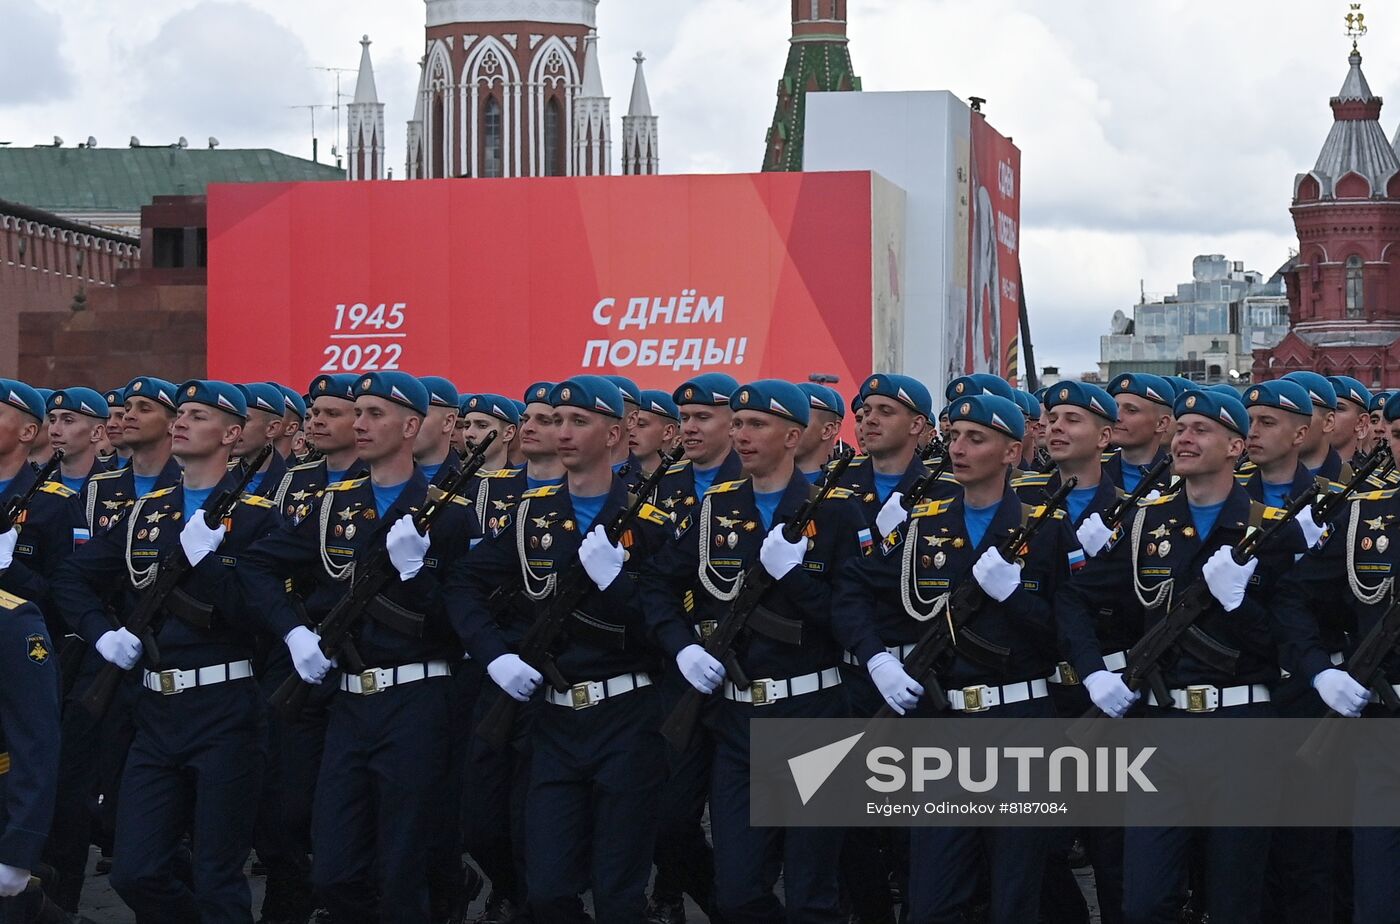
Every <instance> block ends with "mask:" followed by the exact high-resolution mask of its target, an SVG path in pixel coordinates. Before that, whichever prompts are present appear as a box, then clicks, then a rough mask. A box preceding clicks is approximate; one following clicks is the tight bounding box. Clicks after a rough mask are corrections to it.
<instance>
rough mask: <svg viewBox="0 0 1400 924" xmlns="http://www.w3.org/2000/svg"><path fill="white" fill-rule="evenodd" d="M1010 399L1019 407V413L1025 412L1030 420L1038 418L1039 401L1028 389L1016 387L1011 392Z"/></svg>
mask: <svg viewBox="0 0 1400 924" xmlns="http://www.w3.org/2000/svg"><path fill="white" fill-rule="evenodd" d="M1011 400H1012V401H1014V402H1016V406H1017V407H1019V408H1020V409H1021V413H1022V414H1025V415H1026V417H1027V418H1029V419H1030V420H1039V419H1040V402H1039V401H1037V400H1036V398H1035V395H1033V394H1031V393H1030V392H1028V391H1021V390H1020V389H1016V390H1015V391H1012V392H1011Z"/></svg>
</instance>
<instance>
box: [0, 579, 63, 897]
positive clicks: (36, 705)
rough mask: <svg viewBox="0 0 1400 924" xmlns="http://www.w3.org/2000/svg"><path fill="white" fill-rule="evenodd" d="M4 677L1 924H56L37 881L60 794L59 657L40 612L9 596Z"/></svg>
mask: <svg viewBox="0 0 1400 924" xmlns="http://www.w3.org/2000/svg"><path fill="white" fill-rule="evenodd" d="M0 676H3V677H4V678H5V679H4V682H3V683H0V921H7V922H15V924H21V922H28V921H33V920H55V919H56V918H57V916H49V917H44V918H41V917H40V916H39V913H38V912H39V909H40V908H41V907H42V906H43V904H44V901H45V899H44V895H43V893H42V892H40V891H39V890H38V889H37V888H35V887H33V886H32V885H31V879H30V877H31V875H32V874H33V871H34V870H35V869H37V868H38V866H39V857H40V854H41V852H42V851H43V848H44V838H45V835H46V834H47V832H48V830H49V824H50V819H51V818H52V817H53V810H54V799H55V796H56V791H57V789H56V785H55V784H56V781H57V778H58V772H57V771H58V721H59V709H58V701H59V677H58V655H57V653H56V652H55V650H54V646H53V643H52V641H51V640H50V636H49V633H48V629H47V628H46V627H45V625H44V615H43V613H41V612H40V611H39V608H38V607H37V606H35V605H34V604H32V603H29V602H27V601H25V600H24V599H22V598H20V597H16V596H14V595H13V594H9V593H6V592H4V591H0ZM26 890H28V891H27V892H26Z"/></svg>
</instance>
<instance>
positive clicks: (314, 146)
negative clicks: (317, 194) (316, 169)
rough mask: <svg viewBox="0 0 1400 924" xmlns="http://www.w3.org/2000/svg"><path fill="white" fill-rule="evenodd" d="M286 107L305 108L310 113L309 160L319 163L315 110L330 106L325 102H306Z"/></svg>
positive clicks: (319, 151)
mask: <svg viewBox="0 0 1400 924" xmlns="http://www.w3.org/2000/svg"><path fill="white" fill-rule="evenodd" d="M287 108H288V109H305V110H307V111H308V112H310V113H311V160H312V161H313V162H314V163H318V164H319V163H320V162H321V160H320V153H321V150H320V144H319V142H318V141H317V139H316V110H317V109H330V108H331V107H330V106H327V105H326V104H325V103H307V104H306V105H303V106H288V107H287Z"/></svg>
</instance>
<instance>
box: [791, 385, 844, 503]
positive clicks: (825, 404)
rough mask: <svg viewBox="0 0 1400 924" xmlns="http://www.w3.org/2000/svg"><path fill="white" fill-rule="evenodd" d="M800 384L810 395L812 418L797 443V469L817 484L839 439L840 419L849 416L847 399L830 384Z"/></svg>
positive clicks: (809, 403)
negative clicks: (847, 414)
mask: <svg viewBox="0 0 1400 924" xmlns="http://www.w3.org/2000/svg"><path fill="white" fill-rule="evenodd" d="M797 387H798V388H800V389H802V391H803V393H804V394H805V395H806V396H807V406H808V413H809V414H810V418H809V420H808V421H807V429H805V430H803V431H802V442H800V443H798V444H797V470H798V471H799V472H801V473H802V474H803V475H805V476H806V478H807V480H808V481H810V482H812V484H816V483H817V481H818V480H819V479H820V478H821V476H822V470H823V469H824V468H825V467H826V463H827V461H828V460H830V459H831V453H832V449H833V447H834V446H835V445H836V438H837V437H838V436H840V435H841V422H842V421H843V420H844V419H845V417H846V401H845V399H844V398H842V397H841V395H840V394H839V393H837V391H836V389H834V388H832V387H830V386H829V385H819V384H817V383H816V382H799V383H797Z"/></svg>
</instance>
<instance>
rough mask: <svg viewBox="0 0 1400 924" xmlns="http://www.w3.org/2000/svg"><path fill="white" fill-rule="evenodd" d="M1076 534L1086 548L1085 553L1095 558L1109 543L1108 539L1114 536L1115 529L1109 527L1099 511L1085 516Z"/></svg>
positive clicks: (1080, 543) (1081, 545) (1081, 544)
mask: <svg viewBox="0 0 1400 924" xmlns="http://www.w3.org/2000/svg"><path fill="white" fill-rule="evenodd" d="M1074 535H1075V537H1076V538H1078V539H1079V545H1080V547H1081V548H1083V549H1084V554H1085V555H1088V556H1089V557H1090V558H1093V557H1094V556H1095V555H1097V554H1099V553H1100V552H1102V551H1103V550H1104V546H1106V545H1108V540H1110V539H1112V538H1113V530H1111V529H1109V528H1108V524H1107V523H1105V522H1104V521H1103V517H1101V516H1099V515H1098V514H1097V513H1091V514H1089V515H1088V516H1087V517H1085V518H1084V522H1083V523H1080V524H1079V528H1078V529H1076V530H1075V531H1074Z"/></svg>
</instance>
